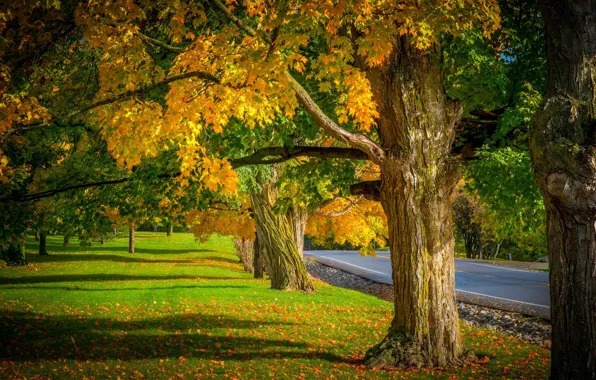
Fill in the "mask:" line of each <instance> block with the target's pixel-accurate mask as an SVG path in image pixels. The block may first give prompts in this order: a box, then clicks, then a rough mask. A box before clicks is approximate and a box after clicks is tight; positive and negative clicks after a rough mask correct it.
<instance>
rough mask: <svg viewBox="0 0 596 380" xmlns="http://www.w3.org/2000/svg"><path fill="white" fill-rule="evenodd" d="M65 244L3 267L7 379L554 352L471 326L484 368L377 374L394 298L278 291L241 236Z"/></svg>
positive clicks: (324, 366)
mask: <svg viewBox="0 0 596 380" xmlns="http://www.w3.org/2000/svg"><path fill="white" fill-rule="evenodd" d="M136 243H137V244H136V253H135V254H134V255H130V254H129V253H127V239H126V238H120V239H116V240H114V241H111V242H107V243H106V244H105V245H103V246H102V245H94V246H92V247H89V248H79V247H78V246H77V242H76V241H71V246H70V247H68V248H62V246H61V245H62V239H61V238H60V237H50V238H49V241H48V250H49V251H50V256H49V257H40V256H37V255H36V254H35V253H34V252H35V251H36V245H35V244H36V243H35V242H34V241H33V240H31V241H30V242H29V244H28V246H27V248H28V254H27V259H28V260H29V262H30V265H29V266H27V267H23V268H7V267H0V309H2V311H1V315H0V337H1V345H0V368H1V370H2V372H1V373H2V375H1V376H0V377H2V378H24V377H26V378H34V377H40V378H46V377H50V378H69V377H70V378H83V377H87V378H118V377H121V378H129V377H143V376H144V377H148V378H194V377H199V378H211V377H221V378H234V377H238V378H291V379H294V378H301V377H302V378H313V379H314V378H327V377H335V378H346V379H352V378H404V377H405V378H419V377H423V378H436V377H444V378H450V377H452V376H456V377H458V378H462V379H467V378H470V377H471V378H490V377H494V378H522V377H524V378H529V379H542V378H545V377H547V375H548V366H549V362H548V351H547V350H545V349H543V348H540V347H538V346H535V345H531V344H527V343H525V342H523V341H520V340H517V339H515V338H512V337H509V336H504V335H501V334H498V333H495V332H492V331H488V330H477V329H470V328H468V327H466V326H465V325H462V330H463V333H464V336H465V341H466V344H467V346H468V347H469V348H471V349H473V350H475V351H478V352H482V353H483V354H485V355H488V356H489V357H490V359H489V360H487V362H486V363H481V364H478V365H476V366H474V367H468V368H464V369H456V370H454V369H452V370H446V371H445V370H434V371H421V372H418V371H369V370H367V369H366V368H365V367H364V366H363V365H362V364H361V359H362V357H363V355H364V353H365V351H366V349H367V348H369V347H370V346H371V345H373V344H374V343H376V342H378V341H379V340H380V339H381V338H382V337H383V335H384V334H385V332H386V328H387V327H388V326H389V322H390V320H391V313H392V305H391V304H390V303H387V302H384V301H381V300H378V299H376V298H374V297H371V296H368V295H364V294H361V293H358V292H354V291H350V290H346V289H341V288H336V287H332V286H328V285H325V284H323V283H319V282H317V283H316V285H317V292H316V293H315V294H302V293H291V292H279V291H275V290H271V289H269V284H268V282H267V281H266V280H255V279H253V278H252V276H251V275H250V274H248V273H245V272H243V271H242V266H241V265H240V264H239V263H238V259H237V257H236V256H235V255H234V253H233V245H232V243H231V241H230V239H227V238H222V237H212V239H211V240H210V241H209V242H208V243H206V244H202V245H201V244H198V243H196V242H195V241H194V239H193V237H192V236H191V235H189V234H174V236H172V237H166V236H165V234H163V233H137V237H136Z"/></svg>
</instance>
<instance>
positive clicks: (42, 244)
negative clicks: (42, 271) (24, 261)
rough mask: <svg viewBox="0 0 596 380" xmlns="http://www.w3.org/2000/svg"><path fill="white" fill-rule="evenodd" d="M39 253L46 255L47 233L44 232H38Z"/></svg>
mask: <svg viewBox="0 0 596 380" xmlns="http://www.w3.org/2000/svg"><path fill="white" fill-rule="evenodd" d="M39 255H40V256H47V255H49V254H48V249H47V235H46V234H45V232H40V233H39Z"/></svg>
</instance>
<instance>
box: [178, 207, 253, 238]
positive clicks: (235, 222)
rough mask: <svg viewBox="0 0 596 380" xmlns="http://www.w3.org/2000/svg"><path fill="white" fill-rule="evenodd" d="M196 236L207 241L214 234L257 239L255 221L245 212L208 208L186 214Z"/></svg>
mask: <svg viewBox="0 0 596 380" xmlns="http://www.w3.org/2000/svg"><path fill="white" fill-rule="evenodd" d="M186 222H187V223H189V224H192V226H191V231H192V233H193V234H194V235H195V237H196V238H197V239H198V240H199V241H201V242H206V241H207V240H208V239H209V236H211V235H212V234H219V235H224V236H233V237H238V238H243V239H246V240H255V231H256V229H255V222H254V219H253V218H251V217H250V216H249V215H248V214H247V213H245V212H238V211H223V210H208V211H193V212H190V213H189V214H188V215H187V216H186Z"/></svg>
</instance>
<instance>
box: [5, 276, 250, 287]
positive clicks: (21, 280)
mask: <svg viewBox="0 0 596 380" xmlns="http://www.w3.org/2000/svg"><path fill="white" fill-rule="evenodd" d="M144 280H227V281H234V280H244V279H243V278H239V277H227V276H221V277H218V276H185V275H176V276H151V275H140V276H134V275H128V274H110V273H93V274H64V275H46V276H30V277H14V278H11V277H0V285H9V284H15V285H18V284H41V283H46V282H48V283H53V282H88V281H144Z"/></svg>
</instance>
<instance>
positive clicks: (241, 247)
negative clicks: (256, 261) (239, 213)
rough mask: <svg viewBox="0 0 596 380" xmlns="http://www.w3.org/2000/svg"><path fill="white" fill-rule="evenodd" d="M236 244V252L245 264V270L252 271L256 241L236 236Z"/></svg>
mask: <svg viewBox="0 0 596 380" xmlns="http://www.w3.org/2000/svg"><path fill="white" fill-rule="evenodd" d="M234 246H236V254H237V255H238V258H239V259H240V262H241V263H242V265H243V266H244V270H245V271H247V272H249V273H252V272H253V249H254V241H252V240H248V239H245V238H235V239H234Z"/></svg>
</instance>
